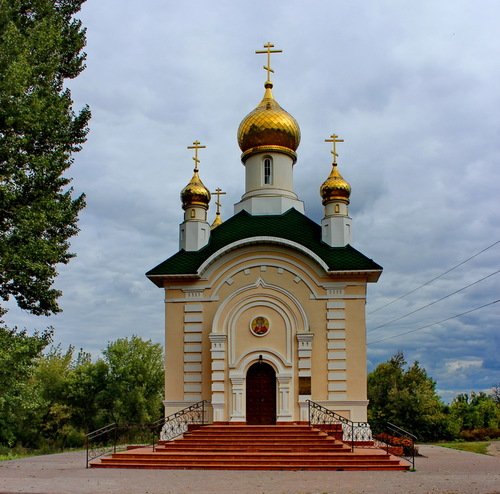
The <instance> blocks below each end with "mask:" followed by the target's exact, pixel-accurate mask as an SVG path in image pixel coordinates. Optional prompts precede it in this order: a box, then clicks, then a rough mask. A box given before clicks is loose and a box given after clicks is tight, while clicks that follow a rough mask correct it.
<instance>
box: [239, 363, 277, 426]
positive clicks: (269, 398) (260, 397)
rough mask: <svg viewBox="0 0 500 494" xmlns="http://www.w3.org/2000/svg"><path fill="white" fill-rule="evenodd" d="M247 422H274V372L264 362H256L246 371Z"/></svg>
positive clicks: (261, 423)
mask: <svg viewBox="0 0 500 494" xmlns="http://www.w3.org/2000/svg"><path fill="white" fill-rule="evenodd" d="M246 386H247V389H246V419H247V424H256V425H267V424H275V423H276V372H275V371H274V369H273V368H272V367H271V366H270V365H269V364H266V363H265V362H260V361H259V362H256V363H255V364H253V365H252V366H251V367H250V368H249V369H248V372H247V379H246Z"/></svg>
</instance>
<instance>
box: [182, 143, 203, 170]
mask: <svg viewBox="0 0 500 494" xmlns="http://www.w3.org/2000/svg"><path fill="white" fill-rule="evenodd" d="M206 147H207V146H202V145H201V144H200V141H198V140H196V141H194V142H193V145H192V146H188V147H187V148H188V149H194V156H193V160H194V172H197V171H198V163H199V162H200V160H199V159H198V149H205V148H206Z"/></svg>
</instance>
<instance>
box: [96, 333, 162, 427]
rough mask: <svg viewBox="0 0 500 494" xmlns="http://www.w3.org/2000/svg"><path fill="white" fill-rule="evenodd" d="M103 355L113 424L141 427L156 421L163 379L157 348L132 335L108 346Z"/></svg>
mask: <svg viewBox="0 0 500 494" xmlns="http://www.w3.org/2000/svg"><path fill="white" fill-rule="evenodd" d="M103 353H104V361H105V362H106V364H107V366H108V376H107V379H108V387H107V393H108V407H109V410H110V411H111V412H112V414H113V419H114V421H115V422H118V423H121V424H124V423H125V424H126V423H136V424H144V423H148V422H153V421H155V420H157V419H159V418H160V417H161V411H162V409H163V407H162V399H163V379H164V374H163V350H162V347H161V345H159V344H153V343H152V342H151V341H144V340H142V339H141V338H139V337H138V336H132V338H130V339H128V338H122V339H118V340H116V341H115V342H113V343H110V344H109V345H108V347H107V348H106V350H105V351H104V352H103Z"/></svg>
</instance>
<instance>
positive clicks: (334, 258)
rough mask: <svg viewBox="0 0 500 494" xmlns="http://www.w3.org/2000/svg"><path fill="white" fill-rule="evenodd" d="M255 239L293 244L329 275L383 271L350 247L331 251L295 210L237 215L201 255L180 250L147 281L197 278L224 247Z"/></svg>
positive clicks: (316, 229) (213, 236)
mask: <svg viewBox="0 0 500 494" xmlns="http://www.w3.org/2000/svg"><path fill="white" fill-rule="evenodd" d="M252 237H275V238H281V239H285V240H290V241H292V242H295V243H297V244H300V245H302V246H303V247H305V248H306V249H309V250H310V251H312V252H313V253H314V254H316V255H317V256H318V257H319V258H321V259H322V260H323V261H324V262H325V264H326V265H327V266H328V269H329V271H381V270H382V267H381V266H379V265H378V264H377V263H376V262H374V261H372V260H371V259H369V258H368V257H366V256H365V255H363V254H361V252H359V251H357V250H356V249H354V248H353V247H351V246H350V245H347V246H345V247H330V246H329V245H327V244H325V243H324V242H323V241H322V240H321V226H320V225H318V224H317V223H315V222H314V221H312V220H310V219H309V218H307V217H306V216H304V215H303V214H302V213H299V212H298V211H297V210H296V209H289V210H288V211H287V212H286V213H283V214H281V215H262V216H252V215H250V214H249V213H247V212H246V211H241V212H239V213H238V214H236V215H234V216H233V217H231V218H230V219H228V220H227V221H225V222H224V223H222V224H221V225H219V226H218V227H217V228H215V229H214V230H212V231H211V232H210V240H209V242H208V244H207V245H206V246H205V247H203V248H202V249H200V250H198V251H192V252H186V251H184V250H181V251H179V252H177V253H176V254H174V255H173V256H172V257H170V258H168V259H167V260H166V261H163V262H162V263H161V264H158V266H156V267H155V268H153V269H151V270H150V271H148V272H147V273H146V276H148V277H156V276H162V275H165V276H175V275H196V274H197V272H198V269H199V267H200V266H201V265H202V264H203V262H204V261H206V260H207V259H208V258H209V257H210V256H211V255H212V254H214V253H216V252H217V251H219V250H220V249H222V248H223V247H225V246H227V245H229V244H232V243H233V242H237V241H240V240H245V239H251V238H252Z"/></svg>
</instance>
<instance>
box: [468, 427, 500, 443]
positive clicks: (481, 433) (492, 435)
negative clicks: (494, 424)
mask: <svg viewBox="0 0 500 494" xmlns="http://www.w3.org/2000/svg"><path fill="white" fill-rule="evenodd" d="M460 438H461V439H463V440H464V441H488V440H490V439H498V438H500V429H493V428H490V427H483V428H481V429H469V430H463V431H461V432H460Z"/></svg>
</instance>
